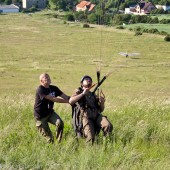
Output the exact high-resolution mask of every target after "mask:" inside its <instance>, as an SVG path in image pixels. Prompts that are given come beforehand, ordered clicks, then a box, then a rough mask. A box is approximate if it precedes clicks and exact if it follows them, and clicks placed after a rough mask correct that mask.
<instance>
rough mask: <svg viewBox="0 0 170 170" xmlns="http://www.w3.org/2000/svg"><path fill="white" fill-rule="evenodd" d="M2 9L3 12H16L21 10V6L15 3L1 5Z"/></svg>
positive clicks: (0, 9) (0, 8)
mask: <svg viewBox="0 0 170 170" xmlns="http://www.w3.org/2000/svg"><path fill="white" fill-rule="evenodd" d="M0 11H1V12H3V13H16V12H19V7H18V6H16V5H14V4H11V5H0Z"/></svg>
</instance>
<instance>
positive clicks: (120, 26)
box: [116, 25, 125, 29]
mask: <svg viewBox="0 0 170 170" xmlns="http://www.w3.org/2000/svg"><path fill="white" fill-rule="evenodd" d="M116 29H125V28H124V27H123V26H122V25H119V26H117V27H116Z"/></svg>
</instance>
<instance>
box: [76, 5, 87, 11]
mask: <svg viewBox="0 0 170 170" xmlns="http://www.w3.org/2000/svg"><path fill="white" fill-rule="evenodd" d="M85 10H86V6H84V7H83V8H80V7H76V11H85Z"/></svg>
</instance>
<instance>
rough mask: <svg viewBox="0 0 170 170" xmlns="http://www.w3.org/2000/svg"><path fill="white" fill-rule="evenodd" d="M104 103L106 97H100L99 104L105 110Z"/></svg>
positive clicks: (101, 109)
mask: <svg viewBox="0 0 170 170" xmlns="http://www.w3.org/2000/svg"><path fill="white" fill-rule="evenodd" d="M104 103H105V99H104V98H103V97H100V98H99V104H100V111H101V112H103V111H104V108H105V106H104Z"/></svg>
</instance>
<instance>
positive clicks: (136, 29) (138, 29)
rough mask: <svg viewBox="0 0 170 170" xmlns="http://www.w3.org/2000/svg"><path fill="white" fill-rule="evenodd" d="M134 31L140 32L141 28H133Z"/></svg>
mask: <svg viewBox="0 0 170 170" xmlns="http://www.w3.org/2000/svg"><path fill="white" fill-rule="evenodd" d="M134 30H135V31H141V30H142V28H141V27H139V26H138V27H135V28H134Z"/></svg>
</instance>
